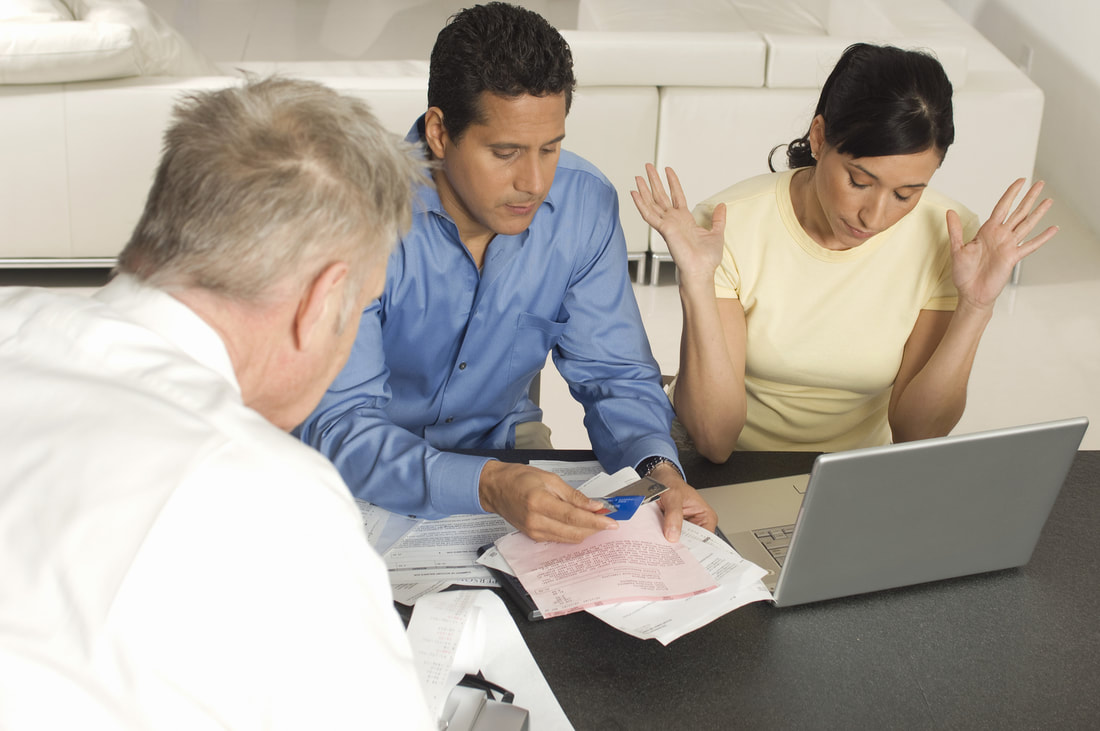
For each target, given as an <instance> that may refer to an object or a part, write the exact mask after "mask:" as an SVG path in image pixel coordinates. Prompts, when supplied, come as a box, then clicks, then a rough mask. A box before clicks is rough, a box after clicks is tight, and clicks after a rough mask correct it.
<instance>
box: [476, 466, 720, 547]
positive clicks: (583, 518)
mask: <svg viewBox="0 0 1100 731" xmlns="http://www.w3.org/2000/svg"><path fill="white" fill-rule="evenodd" d="M673 471H674V472H675V470H673ZM688 489H689V490H690V489H691V488H688ZM478 496H479V497H480V498H481V507H482V508H484V509H485V510H487V511H489V512H490V513H496V514H498V515H499V516H500V517H502V518H504V519H505V520H507V521H508V522H509V523H511V524H512V525H513V526H515V527H516V528H518V529H519V530H520V531H522V532H523V533H524V534H526V535H527V536H528V537H529V538H531V539H532V540H536V541H557V542H559V543H580V542H581V541H583V540H584V539H585V538H587V537H588V536H590V535H592V534H594V533H597V532H599V531H601V530H608V529H612V530H613V529H615V528H618V527H619V526H618V524H616V522H615V521H614V520H612V519H611V518H608V517H607V516H604V515H597V514H596V512H595V511H597V510H599V509H600V508H601V507H602V506H601V504H600V503H598V502H596V501H595V500H590V499H589V498H587V497H585V496H584V495H583V494H582V493H581V492H579V491H577V490H574V489H573V488H572V487H570V486H569V485H568V484H566V482H565V481H564V480H562V479H561V478H560V477H558V476H557V475H555V474H553V473H552V472H546V471H545V470H540V469H538V468H537V467H531V466H529V465H525V464H512V463H508V462H496V461H490V462H487V463H486V464H485V467H484V468H482V470H481V482H480V483H479V485H478ZM711 514H712V515H713V511H712V513H711ZM677 525H679V523H677ZM677 530H679V529H677ZM666 532H667V531H666Z"/></svg>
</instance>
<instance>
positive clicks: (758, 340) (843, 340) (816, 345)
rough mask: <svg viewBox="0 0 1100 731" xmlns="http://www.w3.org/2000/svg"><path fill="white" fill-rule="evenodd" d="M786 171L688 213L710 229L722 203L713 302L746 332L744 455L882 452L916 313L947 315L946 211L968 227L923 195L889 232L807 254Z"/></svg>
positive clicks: (941, 201) (973, 224)
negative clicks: (740, 317)
mask: <svg viewBox="0 0 1100 731" xmlns="http://www.w3.org/2000/svg"><path fill="white" fill-rule="evenodd" d="M793 174H794V171H786V172H782V173H775V174H769V175H762V176H759V177H755V178H751V179H749V180H746V181H744V182H741V183H738V184H737V185H734V186H732V187H730V188H727V189H726V190H724V191H722V192H721V193H719V194H717V195H715V196H713V197H711V198H709V199H707V200H706V201H704V202H703V203H701V204H699V206H698V207H697V208H696V210H695V216H696V219H697V220H699V222H700V223H701V224H702V225H705V226H709V225H710V216H711V213H712V212H713V210H714V206H716V205H717V204H718V203H723V202H724V203H725V204H726V207H727V218H726V236H725V238H726V249H725V254H724V256H723V259H722V264H721V265H720V266H719V267H718V270H717V271H716V272H715V278H714V284H715V292H716V294H717V296H718V297H720V298H737V299H740V300H741V305H742V307H744V310H745V321H746V326H747V340H746V363H745V391H746V398H747V401H748V416H747V419H746V423H745V428H744V430H743V431H742V432H741V437H740V440H739V441H738V449H745V450H807V451H829V452H831V451H838V450H842V449H854V448H857V447H864V446H872V445H879V444H886V443H889V442H890V439H891V437H890V427H889V424H888V423H887V407H888V405H889V401H890V391H891V388H892V387H893V383H894V378H895V376H896V375H897V372H898V368H899V366H900V365H901V356H902V350H903V348H904V347H905V343H906V341H907V340H908V338H909V335H910V333H911V332H912V330H913V326H914V324H915V323H916V320H917V315H918V314H919V313H920V311H921V310H954V309H955V305H956V302H957V293H956V291H955V287H954V285H953V284H952V282H951V254H950V241H949V239H948V234H947V224H946V212H947V210H948V209H955V210H956V211H958V212H959V215H960V217H961V218H962V221H963V228H964V232H965V234H966V236H967V238H968V239H969V238H970V237H972V236H973V235H974V233H975V232H976V231H977V228H978V221H977V218H976V217H975V216H974V214H973V213H971V212H970V211H968V210H966V209H965V208H963V207H962V206H960V205H959V204H957V203H955V202H954V201H952V200H950V199H948V198H946V197H945V196H942V195H940V194H939V193H937V192H936V191H934V190H931V189H926V190H925V191H924V193H923V195H922V196H921V200H920V202H919V203H918V204H917V206H916V207H915V208H914V209H913V210H912V211H911V212H910V213H909V214H908V215H906V216H905V217H904V218H902V219H901V220H900V221H899V222H898V223H896V224H894V226H892V227H891V228H889V229H887V230H886V231H883V232H882V233H880V234H878V235H876V236H874V237H872V238H870V239H868V240H867V241H866V242H864V243H863V244H861V245H860V246H857V247H855V248H852V249H848V250H846V251H832V250H829V249H825V248H823V247H821V246H820V245H819V244H817V243H816V242H815V241H814V240H813V239H811V238H810V236H809V235H808V234H807V233H806V232H805V231H804V230H803V229H802V226H801V225H799V223H798V219H797V218H796V217H795V213H794V207H793V206H792V203H791V195H790V187H791V178H792V176H793Z"/></svg>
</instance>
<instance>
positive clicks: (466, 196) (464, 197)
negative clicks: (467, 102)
mask: <svg viewBox="0 0 1100 731" xmlns="http://www.w3.org/2000/svg"><path fill="white" fill-rule="evenodd" d="M480 109H481V112H482V117H483V120H484V122H483V123H480V124H478V123H474V124H471V125H470V126H469V127H467V128H466V131H465V132H464V133H463V135H462V137H461V138H459V139H458V141H455V140H454V139H452V138H451V137H450V136H449V135H448V134H447V133H446V131H445V129H444V130H442V131H441V132H440V134H439V136H438V137H437V138H436V139H435V140H433V139H432V138H431V136H429V144H430V145H432V153H433V154H434V155H435V157H437V158H438V159H439V160H441V163H442V171H441V173H438V174H437V175H436V176H435V177H436V184H437V187H438V189H439V197H440V199H441V200H442V202H443V207H444V208H445V209H446V210H447V212H448V213H450V214H451V216H452V217H453V218H454V220H455V223H456V224H457V225H458V230H459V234H460V235H461V236H462V240H463V241H464V242H466V243H467V245H469V242H470V241H471V240H476V239H479V238H480V239H486V240H487V239H490V238H492V236H493V235H495V234H505V235H514V234H518V233H522V232H523V231H525V230H526V229H527V227H528V226H530V225H531V219H533V218H534V217H535V212H536V211H538V209H539V206H540V205H541V204H542V201H543V199H544V198H546V194H547V192H549V190H550V185H551V184H552V183H553V182H554V172H555V170H557V166H558V156H559V154H560V153H561V141H562V138H563V137H565V95H564V94H555V95H552V96H531V95H528V94H524V95H521V96H518V97H504V96H498V95H496V94H492V93H489V92H483V93H482V94H481V99H480ZM435 111H437V112H438V110H435ZM429 114H431V112H429ZM444 122H445V120H444Z"/></svg>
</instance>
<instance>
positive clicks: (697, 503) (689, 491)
mask: <svg viewBox="0 0 1100 731" xmlns="http://www.w3.org/2000/svg"><path fill="white" fill-rule="evenodd" d="M649 476H650V477H652V478H653V479H654V480H656V481H657V482H660V483H661V484H662V485H665V486H666V487H668V490H667V491H666V492H665V494H663V495H661V497H660V498H659V499H658V500H657V503H658V504H659V505H660V506H661V510H662V511H663V512H664V514H665V520H664V532H665V539H666V540H668V541H670V542H676V541H678V540H680V524H681V523H682V522H683V521H684V520H685V519H687V520H688V521H690V522H692V523H695V525H698V526H701V527H703V528H706V529H707V530H709V531H711V532H712V533H713V532H714V529H715V528H716V527H718V514H717V513H715V512H714V508H712V507H711V506H709V505H707V503H706V501H705V500H703V498H702V497H701V496H700V495H699V493H698V492H696V491H695V488H694V487H692V486H691V485H689V484H687V483H686V482H684V478H682V477H680V471H679V470H677V469H676V467H674V466H673V465H671V464H669V463H667V462H662V463H661V464H659V465H657V466H656V467H654V468H653V471H652V472H650V473H649Z"/></svg>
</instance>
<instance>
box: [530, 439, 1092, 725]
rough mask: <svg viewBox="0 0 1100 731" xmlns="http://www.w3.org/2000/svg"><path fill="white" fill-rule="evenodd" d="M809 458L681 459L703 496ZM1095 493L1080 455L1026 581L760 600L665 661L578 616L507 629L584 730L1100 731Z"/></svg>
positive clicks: (661, 651)
mask: <svg viewBox="0 0 1100 731" xmlns="http://www.w3.org/2000/svg"><path fill="white" fill-rule="evenodd" d="M527 456H530V457H531V458H535V457H539V458H545V457H547V456H550V455H546V454H530V455H527ZM814 456H815V455H812V454H805V453H801V454H800V453H737V454H734V455H733V457H731V459H730V461H729V462H728V463H727V464H726V465H713V464H711V463H709V462H706V460H702V459H701V458H697V457H694V458H692V457H689V458H688V459H685V460H684V468H685V472H686V473H687V475H688V478H689V481H691V483H692V484H693V485H695V486H696V487H699V488H705V487H707V486H712V485H717V484H725V483H729V482H743V481H748V480H758V479H765V478H769V477H778V476H781V475H784V474H798V473H805V472H808V471H809V469H810V465H811V464H812V462H813V458H814ZM553 457H554V458H558V459H569V458H572V459H585V458H591V454H590V453H585V452H556V453H553ZM1097 488H1100V452H1080V453H1078V455H1077V458H1076V461H1075V462H1074V465H1073V467H1072V469H1071V471H1070V474H1069V476H1068V478H1067V480H1066V484H1065V487H1064V488H1063V489H1062V492H1061V494H1060V496H1059V498H1058V500H1057V502H1056V503H1055V505H1054V509H1053V511H1052V513H1051V516H1050V519H1049V520H1048V522H1047V525H1046V528H1045V529H1044V531H1043V534H1042V537H1041V538H1040V540H1039V544H1038V546H1037V548H1036V550H1035V553H1034V555H1033V557H1032V560H1031V562H1030V563H1029V564H1028V565H1027V566H1024V567H1022V568H1018V569H1009V570H1005V571H999V572H995V573H990V574H982V575H978V576H970V577H964V578H959V579H951V580H947V581H941V582H935V583H931V584H924V585H919V586H913V587H906V588H902V589H894V590H890V591H884V592H878V593H875V594H867V595H862V596H856V597H849V598H846V599H836V600H832V601H827V602H820V603H817V604H810V605H804V606H799V607H791V608H785V609H778V608H776V607H774V606H772V605H771V604H768V603H761V602H758V603H755V604H750V605H748V606H745V607H742V608H741V609H738V610H736V611H734V612H731V613H730V614H727V615H725V616H723V617H721V618H720V619H718V620H716V621H715V622H712V623H711V624H709V625H707V626H706V627H703V628H701V629H699V630H696V631H695V632H692V633H690V634H688V635H686V636H684V637H682V638H680V639H678V640H676V641H675V642H673V643H672V644H671V645H669V646H668V647H664V646H662V645H660V644H659V643H658V642H656V641H653V640H638V639H635V638H633V637H631V636H629V635H626V634H624V633H622V632H619V631H618V630H616V629H613V628H612V627H610V626H607V625H605V624H603V623H602V622H601V621H600V620H598V619H596V618H595V617H593V616H591V615H589V614H586V613H578V614H573V615H569V616H565V617H558V618H554V619H551V620H547V621H543V622H528V621H527V620H526V619H524V618H522V617H521V616H520V615H519V614H518V613H517V612H515V611H513V616H514V617H515V619H516V623H517V625H518V626H519V628H520V631H521V632H522V633H523V635H524V638H525V639H526V641H527V644H528V646H529V647H530V649H531V652H532V654H533V655H534V657H535V659H536V660H537V661H538V663H539V665H540V667H541V668H542V671H543V673H544V675H545V676H546V679H547V681H548V682H549V684H550V687H551V688H553V690H554V692H555V693H556V695H557V697H558V700H559V702H560V703H561V705H562V707H563V708H564V709H565V712H566V713H567V714H568V716H569V718H570V720H571V721H572V722H573V724H574V725H575V727H576V728H577V729H578V730H584V729H599V730H600V731H606V730H607V729H632V730H633V729H681V728H687V729H710V728H715V729H718V728H723V729H725V728H754V729H757V728H763V729H767V728H785V729H786V728H967V729H969V728H990V729H994V728H996V729H1002V728H1045V727H1052V726H1058V727H1066V728H1095V727H1097V726H1098V725H1100V616H1098V611H1097V606H1098V605H1100V572H1098V559H1100V528H1098V523H1100V490H1098V489H1097ZM704 495H705V492H704ZM509 607H510V608H512V605H511V604H510V603H509Z"/></svg>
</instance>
